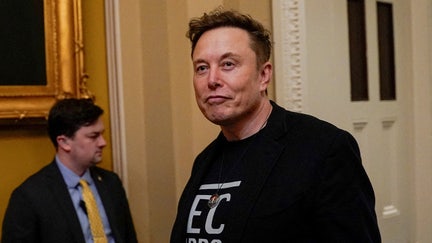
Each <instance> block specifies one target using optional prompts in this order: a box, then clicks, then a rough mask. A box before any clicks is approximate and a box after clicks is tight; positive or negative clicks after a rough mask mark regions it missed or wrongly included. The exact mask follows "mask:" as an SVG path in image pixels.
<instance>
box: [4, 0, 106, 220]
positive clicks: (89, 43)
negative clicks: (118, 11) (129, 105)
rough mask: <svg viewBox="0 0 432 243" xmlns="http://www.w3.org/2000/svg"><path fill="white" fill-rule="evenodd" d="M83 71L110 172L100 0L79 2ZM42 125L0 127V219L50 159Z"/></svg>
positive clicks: (104, 162)
mask: <svg viewBox="0 0 432 243" xmlns="http://www.w3.org/2000/svg"><path fill="white" fill-rule="evenodd" d="M82 2H83V4H82V8H83V32H84V33H83V35H84V51H85V69H86V72H87V73H88V74H89V77H90V78H89V80H88V88H89V90H90V91H91V92H93V94H94V95H95V96H96V103H97V104H98V105H100V106H101V107H102V108H103V109H104V110H105V112H106V114H105V115H104V122H105V126H106V132H105V138H106V139H107V142H108V147H107V148H106V149H105V152H104V155H103V162H102V163H101V167H104V168H107V169H111V168H112V161H111V148H110V128H109V122H110V121H109V111H108V93H107V79H106V65H105V39H104V8H103V2H104V1H103V0H93V1H82ZM54 153H55V151H54V147H53V146H52V144H51V142H50V140H49V138H48V135H47V133H46V128H45V126H26V127H18V126H1V127H0V154H1V160H0V173H1V176H0V185H1V186H0V219H1V222H3V216H4V212H5V210H6V206H7V203H8V201H9V197H10V194H11V193H12V190H13V189H14V188H15V187H17V186H18V185H19V184H20V183H22V182H23V181H24V180H25V179H26V178H27V177H28V176H30V175H31V174H33V173H34V172H36V171H38V170H39V169H40V168H42V167H43V166H45V165H46V164H48V163H49V162H51V161H52V159H53V158H54Z"/></svg>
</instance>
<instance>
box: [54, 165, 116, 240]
mask: <svg viewBox="0 0 432 243" xmlns="http://www.w3.org/2000/svg"><path fill="white" fill-rule="evenodd" d="M56 163H57V166H58V167H59V169H60V172H61V174H62V175H63V179H64V180H65V182H66V185H67V188H68V191H69V194H70V196H71V198H72V202H73V205H74V207H75V211H76V213H77V215H78V219H79V221H80V224H81V228H82V231H83V233H84V238H85V241H86V243H93V238H92V234H91V230H90V224H89V220H88V217H87V213H86V212H85V211H84V209H83V207H81V206H80V203H81V201H82V200H83V199H82V193H81V190H82V189H81V186H80V185H79V181H80V179H84V180H86V181H87V183H88V184H89V186H90V189H91V190H92V192H93V194H94V196H95V199H96V203H97V206H98V209H99V213H100V215H101V219H102V223H103V225H104V230H105V234H106V236H107V239H108V242H109V243H115V241H114V236H113V235H112V231H111V227H110V225H109V223H108V218H107V215H106V212H105V208H104V207H103V204H102V201H101V198H100V196H99V193H98V191H97V189H96V186H95V184H94V181H93V178H92V177H91V176H90V170H88V169H87V171H86V172H85V173H84V175H83V176H82V177H79V176H78V175H77V174H75V173H74V172H73V171H71V170H70V169H68V168H67V167H66V166H64V165H63V164H62V163H61V162H60V160H59V159H58V158H57V157H56Z"/></svg>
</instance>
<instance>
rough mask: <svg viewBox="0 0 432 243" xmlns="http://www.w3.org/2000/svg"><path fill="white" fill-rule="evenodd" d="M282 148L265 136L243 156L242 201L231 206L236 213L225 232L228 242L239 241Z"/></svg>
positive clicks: (240, 193)
mask: <svg viewBox="0 0 432 243" xmlns="http://www.w3.org/2000/svg"><path fill="white" fill-rule="evenodd" d="M262 135H264V134H262ZM283 148H284V146H282V145H281V144H279V143H277V142H276V141H275V140H273V139H271V138H269V137H266V136H258V137H257V140H256V141H254V144H253V145H252V146H251V147H250V148H249V150H250V152H249V153H248V154H247V155H246V156H245V158H244V162H243V163H245V164H247V170H245V174H244V178H245V181H243V182H242V187H241V189H240V191H239V194H238V197H239V198H240V201H243V203H237V204H234V205H233V208H232V212H236V217H235V220H233V221H232V222H230V224H231V226H230V227H229V228H227V231H226V235H229V236H230V242H231V241H232V242H240V241H241V238H242V235H243V231H244V228H245V226H246V224H247V221H248V219H249V215H250V214H251V211H252V209H253V207H254V205H255V204H254V203H255V202H256V201H257V198H258V197H259V195H260V192H261V189H262V187H263V186H264V184H265V182H266V181H267V178H268V176H269V175H270V173H271V171H272V169H273V167H274V165H275V164H276V161H277V158H278V157H279V155H280V153H281V151H282V150H283ZM236 197H237V196H236Z"/></svg>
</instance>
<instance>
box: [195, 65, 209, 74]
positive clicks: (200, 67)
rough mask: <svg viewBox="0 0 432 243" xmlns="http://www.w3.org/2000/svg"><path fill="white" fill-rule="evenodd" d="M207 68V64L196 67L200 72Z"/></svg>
mask: <svg viewBox="0 0 432 243" xmlns="http://www.w3.org/2000/svg"><path fill="white" fill-rule="evenodd" d="M205 70H207V66H204V65H201V66H198V67H197V68H196V71H197V72H198V73H199V72H204V71H205Z"/></svg>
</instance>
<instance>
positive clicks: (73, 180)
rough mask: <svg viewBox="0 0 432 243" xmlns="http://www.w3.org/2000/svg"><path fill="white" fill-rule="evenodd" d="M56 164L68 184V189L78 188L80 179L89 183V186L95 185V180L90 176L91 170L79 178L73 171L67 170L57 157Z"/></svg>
mask: <svg viewBox="0 0 432 243" xmlns="http://www.w3.org/2000/svg"><path fill="white" fill-rule="evenodd" d="M55 161H56V163H57V166H58V168H59V170H60V173H61V174H62V176H63V179H64V181H65V182H66V185H67V187H68V188H76V186H77V185H78V183H79V181H80V179H84V180H86V181H87V183H88V184H89V185H91V184H93V178H92V177H91V175H90V170H89V169H87V170H86V172H85V173H84V175H83V176H81V177H80V176H78V175H77V174H75V173H74V172H73V171H72V170H70V169H69V168H67V167H66V166H65V165H64V164H63V163H62V162H61V161H60V159H59V158H58V157H57V156H56V160H55Z"/></svg>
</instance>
